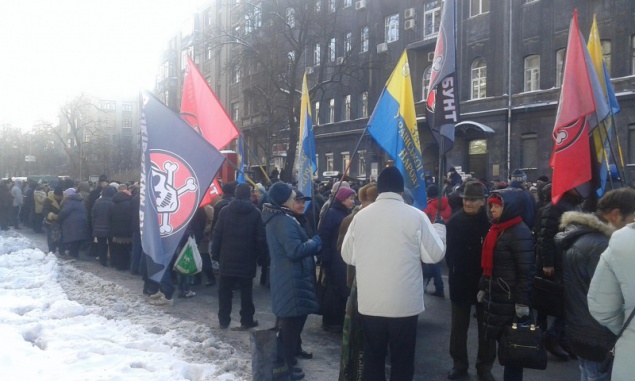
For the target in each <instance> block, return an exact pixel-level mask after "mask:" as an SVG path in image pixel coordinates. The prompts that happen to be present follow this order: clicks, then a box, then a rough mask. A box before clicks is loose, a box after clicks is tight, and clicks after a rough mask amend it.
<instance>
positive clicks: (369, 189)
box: [357, 183, 377, 202]
mask: <svg viewBox="0 0 635 381" xmlns="http://www.w3.org/2000/svg"><path fill="white" fill-rule="evenodd" d="M357 197H358V198H359V201H362V202H363V201H370V202H375V200H377V184H375V183H372V184H366V185H364V186H363V187H361V188H360V189H359V194H358V195H357Z"/></svg>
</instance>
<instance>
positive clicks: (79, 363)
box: [0, 231, 251, 381]
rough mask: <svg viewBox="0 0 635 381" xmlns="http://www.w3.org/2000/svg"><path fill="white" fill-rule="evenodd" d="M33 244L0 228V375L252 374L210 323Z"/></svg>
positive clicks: (247, 363)
mask: <svg viewBox="0 0 635 381" xmlns="http://www.w3.org/2000/svg"><path fill="white" fill-rule="evenodd" d="M33 247H34V245H33V244H32V243H31V242H30V241H29V240H28V239H26V238H24V237H23V236H21V235H19V234H17V233H15V232H13V231H8V232H2V233H0V337H1V338H2V339H1V345H0V374H1V375H2V379H5V380H14V379H15V380H18V379H21V380H170V381H172V380H197V381H198V380H236V381H238V380H249V379H251V369H250V367H251V365H250V361H248V360H247V359H245V357H246V356H245V355H244V354H241V355H240V356H239V355H238V354H237V353H236V350H235V349H234V348H233V347H232V346H231V345H228V344H226V343H223V342H221V341H220V340H218V339H216V338H215V337H214V336H213V334H212V332H211V330H210V329H209V327H207V326H204V325H202V324H198V323H195V322H191V321H182V320H180V319H177V318H174V317H171V316H169V315H167V314H164V313H162V312H161V311H160V310H159V309H158V308H157V307H154V306H151V305H148V304H147V303H146V302H145V301H144V300H143V296H140V295H134V294H132V293H130V292H129V291H128V290H127V289H125V288H123V287H120V286H118V285H116V284H114V283H111V282H107V281H104V280H103V279H101V278H99V277H96V276H95V275H94V274H91V273H87V272H83V271H81V270H78V269H76V268H74V267H73V266H62V265H61V264H60V261H61V260H60V259H58V258H57V257H56V256H55V255H54V254H48V255H47V254H45V253H43V252H42V251H40V250H39V249H34V248H33Z"/></svg>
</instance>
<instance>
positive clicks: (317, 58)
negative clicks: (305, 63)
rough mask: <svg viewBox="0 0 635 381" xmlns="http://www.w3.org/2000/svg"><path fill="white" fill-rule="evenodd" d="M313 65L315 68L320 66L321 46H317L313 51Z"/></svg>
mask: <svg viewBox="0 0 635 381" xmlns="http://www.w3.org/2000/svg"><path fill="white" fill-rule="evenodd" d="M313 64H314V65H315V66H320V44H315V49H314V50H313Z"/></svg>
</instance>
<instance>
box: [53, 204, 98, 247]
mask: <svg viewBox="0 0 635 381" xmlns="http://www.w3.org/2000/svg"><path fill="white" fill-rule="evenodd" d="M57 221H58V222H59V224H60V226H61V227H62V240H63V242H64V243H69V242H76V241H87V240H89V239H90V232H89V231H88V215H87V213H86V208H85V207H84V200H83V199H82V196H80V195H79V194H74V195H72V196H69V197H67V198H66V199H64V201H62V207H61V209H60V214H59V215H58V217H57Z"/></svg>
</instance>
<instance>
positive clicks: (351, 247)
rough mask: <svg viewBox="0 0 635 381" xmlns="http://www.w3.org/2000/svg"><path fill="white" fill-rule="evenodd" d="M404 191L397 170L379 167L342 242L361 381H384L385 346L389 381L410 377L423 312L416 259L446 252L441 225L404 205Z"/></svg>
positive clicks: (432, 259) (429, 258) (424, 259)
mask: <svg viewBox="0 0 635 381" xmlns="http://www.w3.org/2000/svg"><path fill="white" fill-rule="evenodd" d="M403 191H404V180H403V176H402V175H401V173H400V172H399V170H398V169H397V168H395V167H388V168H386V169H384V170H383V171H382V172H381V173H380V175H379V177H378V179H377V192H378V193H379V196H378V197H377V200H376V201H375V203H373V204H372V205H369V206H368V207H366V208H364V209H363V210H361V211H360V212H359V213H357V215H355V217H354V218H353V221H352V222H351V225H350V227H349V229H348V232H347V233H346V236H345V237H344V243H343V244H342V258H343V259H344V262H346V263H348V264H350V265H353V266H355V268H356V274H357V275H356V278H357V289H358V309H359V313H360V314H361V315H362V324H363V329H364V370H363V380H384V378H385V377H384V372H385V368H384V366H385V364H384V360H385V358H386V350H387V347H388V345H390V363H391V375H390V379H391V380H412V378H413V376H414V353H415V344H416V336H417V335H416V334H417V318H418V315H419V314H420V313H421V312H423V311H424V305H423V274H422V271H421V262H424V263H437V262H439V261H440V260H442V259H443V256H444V255H445V226H444V225H442V224H434V225H433V224H432V223H430V220H429V219H428V217H427V216H426V215H425V214H424V213H423V212H422V211H420V210H418V209H416V208H414V207H412V206H409V205H406V204H405V203H404V201H403V197H402V193H403Z"/></svg>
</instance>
